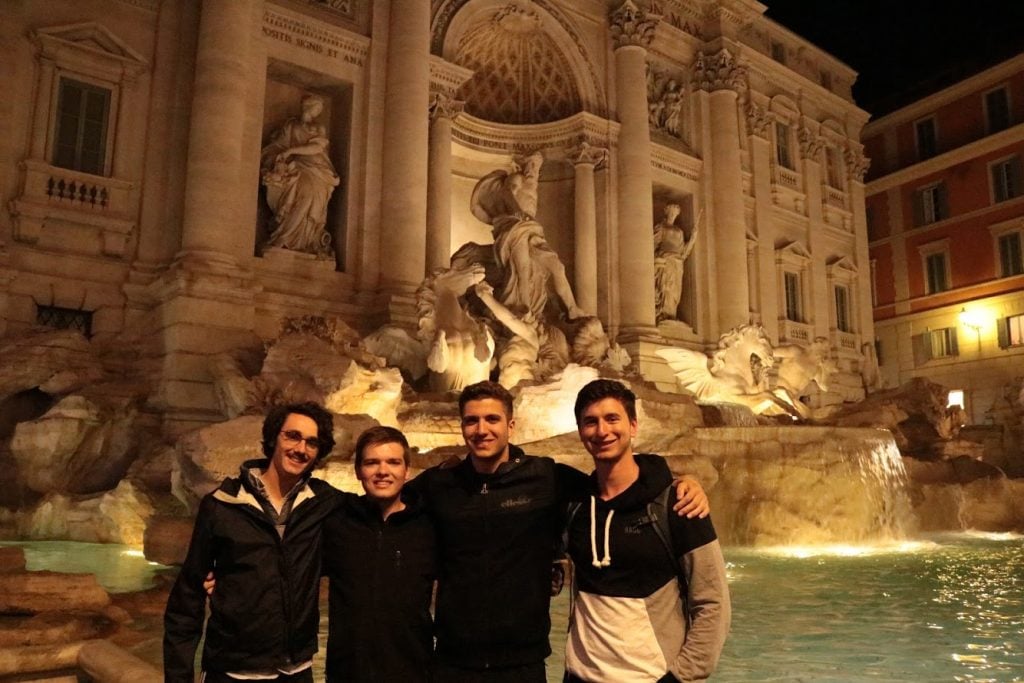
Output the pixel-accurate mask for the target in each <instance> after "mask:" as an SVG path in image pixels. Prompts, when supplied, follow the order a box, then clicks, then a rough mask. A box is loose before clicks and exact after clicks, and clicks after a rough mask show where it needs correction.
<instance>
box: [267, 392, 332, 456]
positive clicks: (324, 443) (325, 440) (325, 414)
mask: <svg viewBox="0 0 1024 683" xmlns="http://www.w3.org/2000/svg"><path fill="white" fill-rule="evenodd" d="M289 415H305V416H306V417H308V418H309V419H311V420H313V422H316V438H317V440H318V441H319V442H320V450H318V451H317V454H316V459H317V460H323V459H324V458H326V457H327V456H328V455H330V453H331V451H332V450H334V417H333V416H332V415H331V413H330V411H329V410H327V409H326V408H324V407H323V406H321V405H318V404H316V403H312V402H308V403H292V404H289V405H284V406H275V407H274V408H272V409H271V411H270V412H269V413H267V417H266V418H265V419H264V420H263V455H265V456H266V457H267V458H268V459H270V458H272V457H274V447H275V446H276V444H277V435H278V434H279V433H280V432H281V427H283V426H284V421H285V420H287V419H288V416H289Z"/></svg>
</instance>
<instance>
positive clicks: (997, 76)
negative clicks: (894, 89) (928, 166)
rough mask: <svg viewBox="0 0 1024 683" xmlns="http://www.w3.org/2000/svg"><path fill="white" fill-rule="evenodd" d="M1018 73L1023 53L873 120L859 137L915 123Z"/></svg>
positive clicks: (1021, 65) (1023, 68)
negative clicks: (943, 107)
mask: <svg viewBox="0 0 1024 683" xmlns="http://www.w3.org/2000/svg"><path fill="white" fill-rule="evenodd" d="M1020 71H1024V53H1021V54H1019V55H1017V56H1016V57H1013V58H1011V59H1008V60H1006V61H1005V62H1002V63H1000V64H996V65H995V66H993V67H992V68H990V69H986V70H985V71H982V72H981V73H979V74H975V75H974V76H970V77H968V78H965V79H964V80H962V81H959V82H957V83H954V84H953V85H951V86H949V87H948V88H944V89H942V90H940V91H938V92H936V93H932V94H931V95H928V96H926V97H924V98H922V99H920V100H917V101H916V102H914V103H913V104H910V105H907V106H906V107H903V108H902V109H897V110H896V111H894V112H891V113H889V114H886V115H885V116H882V117H880V118H878V119H875V120H874V121H872V122H871V123H869V124H868V125H866V126H865V127H864V133H863V136H862V137H863V138H868V137H872V136H875V135H880V134H881V133H883V132H884V131H885V130H886V129H888V128H891V127H893V126H898V125H900V124H902V123H908V122H910V121H915V120H917V119H919V118H921V117H922V116H924V115H926V114H931V113H933V112H934V111H935V110H936V109H938V108H939V107H941V106H942V105H944V104H948V103H950V102H953V101H955V100H958V99H960V98H963V97H966V96H968V95H971V94H974V93H976V92H979V91H981V90H984V89H986V88H988V87H990V86H993V85H996V84H998V83H1000V82H1001V81H1004V80H1006V79H1007V78H1009V77H1010V76H1013V75H1014V74H1016V73H1018V72H1020Z"/></svg>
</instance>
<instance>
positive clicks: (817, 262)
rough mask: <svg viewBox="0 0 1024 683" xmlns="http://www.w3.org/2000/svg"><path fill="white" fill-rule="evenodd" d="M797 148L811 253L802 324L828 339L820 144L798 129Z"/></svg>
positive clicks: (829, 293)
mask: <svg viewBox="0 0 1024 683" xmlns="http://www.w3.org/2000/svg"><path fill="white" fill-rule="evenodd" d="M796 137H797V145H798V147H799V150H800V157H801V159H803V164H802V165H803V176H804V192H805V193H806V195H807V219H808V231H807V247H808V250H809V251H810V252H811V262H810V264H809V272H810V275H811V277H810V278H809V281H808V282H804V283H803V286H804V287H805V288H807V289H808V290H809V291H806V292H804V301H809V302H810V304H811V305H810V309H809V310H807V311H804V316H805V322H807V323H808V324H810V325H812V327H813V329H814V333H813V334H812V337H825V338H826V339H828V338H831V337H830V335H829V328H830V327H831V326H832V320H831V317H832V316H831V314H830V311H832V308H833V307H832V305H831V301H830V298H831V297H832V296H833V293H832V291H831V289H830V287H829V282H828V277H827V274H826V272H825V261H824V258H825V231H824V229H823V228H824V227H825V215H824V207H823V206H822V202H823V201H824V195H823V193H822V177H821V150H822V147H823V146H824V141H823V140H822V139H821V138H820V137H818V135H817V134H816V133H815V132H814V131H813V130H811V129H810V128H808V127H807V126H804V125H801V126H800V127H799V128H798V129H797V134H796Z"/></svg>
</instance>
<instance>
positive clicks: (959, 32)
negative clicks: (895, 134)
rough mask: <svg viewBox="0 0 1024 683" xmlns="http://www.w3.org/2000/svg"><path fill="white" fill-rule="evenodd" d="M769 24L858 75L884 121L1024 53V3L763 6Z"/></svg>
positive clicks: (769, 0) (871, 0)
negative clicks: (894, 112)
mask: <svg viewBox="0 0 1024 683" xmlns="http://www.w3.org/2000/svg"><path fill="white" fill-rule="evenodd" d="M762 1H763V2H764V4H765V5H767V6H768V10H767V12H766V13H765V14H766V15H767V16H768V17H770V18H771V19H773V20H774V21H776V22H778V23H780V24H782V25H783V26H785V27H786V28H788V29H790V30H791V31H793V32H794V33H796V34H798V35H800V36H802V37H804V38H806V39H807V40H809V41H810V42H812V43H814V44H815V45H817V46H818V47H820V48H822V49H824V50H825V51H827V52H829V53H831V54H832V55H834V56H835V57H837V58H838V59H840V60H842V61H843V62H845V63H846V64H847V65H849V66H850V67H851V68H853V69H854V70H856V71H857V72H859V74H860V75H859V76H858V78H857V82H856V84H855V85H854V87H853V95H854V99H855V100H856V102H857V104H858V105H859V106H860V107H861V108H863V109H866V110H867V111H869V112H871V113H872V114H874V115H876V116H877V115H882V114H885V113H887V112H889V111H892V110H893V109H898V108H899V107H900V106H902V105H904V104H907V103H909V102H912V101H913V100H916V99H920V98H921V97H923V96H925V95H927V94H929V93H932V92H935V91H937V90H941V89H942V88H944V87H946V86H947V85H950V84H952V83H955V82H956V81H959V80H962V79H963V78H965V77H967V76H970V75H972V74H974V73H977V72H978V71H981V70H983V69H985V68H987V67H989V66H992V65H993V64H997V63H999V62H1001V61H1004V60H1006V59H1009V58H1010V57H1012V56H1013V55H1015V54H1017V53H1019V52H1024V0H972V1H971V2H963V1H959V0H958V1H956V2H949V1H948V0H946V1H943V0H762Z"/></svg>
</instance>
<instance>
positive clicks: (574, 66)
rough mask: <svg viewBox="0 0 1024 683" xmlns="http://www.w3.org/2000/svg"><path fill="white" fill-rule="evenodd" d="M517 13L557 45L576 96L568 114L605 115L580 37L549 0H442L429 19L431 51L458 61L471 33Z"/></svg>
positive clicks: (601, 94)
mask: <svg viewBox="0 0 1024 683" xmlns="http://www.w3.org/2000/svg"><path fill="white" fill-rule="evenodd" d="M516 14H519V15H521V17H520V18H521V20H523V21H535V22H536V29H537V30H539V31H541V32H543V34H544V35H545V36H546V37H547V38H548V39H549V41H550V44H551V45H553V46H555V47H556V48H557V50H558V52H559V54H560V57H561V58H562V67H563V68H565V69H566V70H567V73H566V74H564V76H565V77H567V78H569V79H570V80H571V87H572V90H573V91H574V92H575V93H576V96H577V97H578V104H576V105H575V107H576V108H577V109H576V111H571V112H568V115H571V114H575V113H578V112H579V111H586V112H590V113H592V114H597V115H598V116H602V117H604V116H607V110H608V107H607V98H606V97H605V94H604V92H603V90H602V88H601V86H600V82H599V80H598V78H597V75H596V71H595V70H594V67H593V64H592V61H591V60H590V59H589V57H588V55H587V49H586V47H585V46H584V43H583V39H582V37H581V36H580V34H579V32H578V31H577V29H576V27H575V25H574V24H573V22H571V21H570V20H569V19H568V18H567V17H566V16H565V15H564V14H563V13H562V11H561V10H560V9H559V8H557V7H555V6H554V5H553V3H551V2H550V1H549V0H532V1H531V2H529V3H526V2H521V1H520V0H442V2H440V3H439V4H438V5H437V6H436V8H435V11H434V13H433V17H432V20H431V32H432V43H431V51H432V52H433V53H434V54H438V55H440V56H442V57H443V58H444V59H445V60H447V61H450V62H452V63H455V64H460V61H459V59H460V51H461V50H462V49H463V47H464V46H465V45H466V43H467V41H469V40H471V39H472V35H473V34H474V32H477V31H479V30H480V29H481V27H482V26H483V25H485V24H486V23H487V22H489V21H491V20H493V19H494V18H495V17H498V16H504V17H507V19H506V20H507V21H515V20H516V18H515V16H514V15H516ZM548 120H554V119H548ZM535 122H536V121H535Z"/></svg>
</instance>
